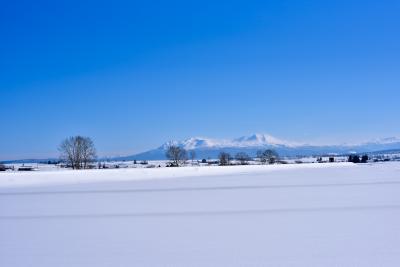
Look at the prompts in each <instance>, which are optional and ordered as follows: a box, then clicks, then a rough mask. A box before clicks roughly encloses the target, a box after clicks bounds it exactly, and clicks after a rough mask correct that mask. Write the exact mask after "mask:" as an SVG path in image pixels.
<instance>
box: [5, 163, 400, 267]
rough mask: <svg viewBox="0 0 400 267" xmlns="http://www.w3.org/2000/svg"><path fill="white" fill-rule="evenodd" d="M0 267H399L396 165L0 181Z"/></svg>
mask: <svg viewBox="0 0 400 267" xmlns="http://www.w3.org/2000/svg"><path fill="white" fill-rule="evenodd" d="M0 185H1V188H0V266H5V267H9V266H12V267H20V266H21V267H26V266H37V267H47V266H49V267H54V266H57V267H67V266H68V267H69V266H74V267H76V266H82V267H86V266H96V267H103V266H107V267H108V266H109V267H111V266H112V267H115V266H141V267H142V266H174V267H175V266H182V267H187V266H218V267H220V266H305V267H309V266H399V265H400V246H399V244H400V223H399V222H400V164H399V163H385V164H366V165H351V164H307V165H292V166H244V167H214V168H180V169H167V168H164V169H133V170H130V169H129V170H108V171H82V172H79V171H76V172H74V171H53V172H51V171H49V172H36V173H35V172H33V173H26V174H25V173H24V174H21V173H6V174H0Z"/></svg>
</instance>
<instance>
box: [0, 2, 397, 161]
mask: <svg viewBox="0 0 400 267" xmlns="http://www.w3.org/2000/svg"><path fill="white" fill-rule="evenodd" d="M399 13H400V4H399V2H398V1H368V0H366V1H355V0H349V1H285V0H282V1H208V0H203V1H118V0H116V1H109V2H106V1H91V0H90V1H40V0H39V1H18V0H17V1H3V2H2V8H1V9H0V39H1V42H0V59H1V60H0V91H1V99H2V103H1V105H0V115H1V117H2V121H3V123H2V126H1V130H0V160H1V159H16V158H30V157H35V158H43V157H47V156H57V146H58V145H59V143H60V141H61V140H62V139H63V138H65V137H67V136H70V135H75V134H82V135H87V136H91V137H92V138H93V139H94V141H95V142H96V144H97V147H98V150H99V154H101V155H118V154H132V153H135V152H139V151H143V150H146V149H149V148H153V147H155V146H158V145H160V144H161V143H163V142H164V141H167V140H170V139H183V138H187V137H191V136H209V137H215V138H231V137H236V136H240V135H246V134H250V133H253V132H263V133H264V132H265V133H270V134H272V135H275V136H277V137H279V138H283V139H290V140H298V141H308V142H345V141H349V142H351V141H355V140H358V139H362V140H366V139H370V138H377V137H387V136H399V135H400V125H399V117H400V109H399V107H398V105H399V104H398V102H399V99H400V88H399V85H400V75H399V73H400V30H399V29H400V16H398V14H399Z"/></svg>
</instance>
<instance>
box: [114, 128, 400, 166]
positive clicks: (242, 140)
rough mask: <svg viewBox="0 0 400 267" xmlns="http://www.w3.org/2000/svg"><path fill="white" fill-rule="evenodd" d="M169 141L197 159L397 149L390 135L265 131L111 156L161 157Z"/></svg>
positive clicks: (399, 141) (396, 140) (397, 140)
mask: <svg viewBox="0 0 400 267" xmlns="http://www.w3.org/2000/svg"><path fill="white" fill-rule="evenodd" d="M171 145H175V146H179V147H181V148H184V149H186V150H188V151H191V150H193V151H195V152H196V156H197V158H198V159H201V158H217V157H218V154H219V153H220V152H221V151H224V152H228V153H230V154H232V155H234V154H236V153H238V152H245V153H247V154H249V155H250V156H255V155H256V153H257V151H259V150H262V149H274V150H276V151H277V152H278V153H279V154H280V155H281V156H312V155H323V154H339V155H342V154H350V153H368V152H374V151H385V150H399V151H400V138H397V137H390V138H383V139H379V140H374V141H369V142H365V143H360V144H340V145H313V144H307V143H298V142H291V141H286V140H282V139H279V138H276V137H273V136H271V135H268V134H253V135H249V136H242V137H239V138H236V139H233V140H217V139H210V138H202V137H193V138H189V139H186V140H183V141H169V142H166V143H165V144H163V145H162V146H160V147H158V148H156V149H152V150H149V151H146V152H144V153H140V154H136V155H131V156H126V157H117V158H114V159H113V160H161V159H165V152H166V150H167V148H168V147H169V146H171Z"/></svg>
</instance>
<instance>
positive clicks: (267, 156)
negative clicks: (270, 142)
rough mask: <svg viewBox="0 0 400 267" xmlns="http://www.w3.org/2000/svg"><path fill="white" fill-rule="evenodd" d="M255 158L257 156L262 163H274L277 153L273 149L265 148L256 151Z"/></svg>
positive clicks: (277, 156) (277, 157)
mask: <svg viewBox="0 0 400 267" xmlns="http://www.w3.org/2000/svg"><path fill="white" fill-rule="evenodd" d="M257 158H259V159H260V161H261V163H263V164H266V163H269V164H274V163H275V162H276V161H277V160H278V159H279V155H278V153H277V152H276V151H275V150H272V149H267V150H264V151H261V150H260V151H258V152H257Z"/></svg>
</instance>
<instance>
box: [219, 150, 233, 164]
mask: <svg viewBox="0 0 400 267" xmlns="http://www.w3.org/2000/svg"><path fill="white" fill-rule="evenodd" d="M218 159H219V165H221V166H227V165H230V163H231V160H232V157H231V155H230V154H229V153H226V152H221V153H219V156H218Z"/></svg>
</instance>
